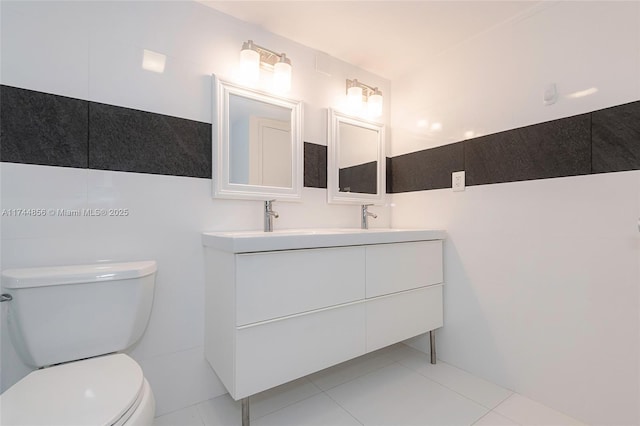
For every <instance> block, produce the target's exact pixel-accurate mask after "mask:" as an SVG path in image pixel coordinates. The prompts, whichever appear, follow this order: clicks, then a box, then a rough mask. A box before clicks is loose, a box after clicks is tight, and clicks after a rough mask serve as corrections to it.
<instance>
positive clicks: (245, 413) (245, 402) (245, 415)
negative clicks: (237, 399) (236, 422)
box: [242, 397, 250, 426]
mask: <svg viewBox="0 0 640 426" xmlns="http://www.w3.org/2000/svg"><path fill="white" fill-rule="evenodd" d="M249 424H250V420H249V397H246V398H242V426H249Z"/></svg>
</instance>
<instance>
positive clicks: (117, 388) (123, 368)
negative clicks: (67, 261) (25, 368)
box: [0, 261, 157, 426]
mask: <svg viewBox="0 0 640 426" xmlns="http://www.w3.org/2000/svg"><path fill="white" fill-rule="evenodd" d="M156 270H157V266H156V262H154V261H143V262H126V263H98V264H92V265H75V266H58V267H46V268H27V269H10V270H6V271H4V272H3V273H2V286H3V291H4V293H8V294H9V295H11V297H12V300H11V301H10V302H8V305H9V307H8V314H7V322H8V324H7V325H8V329H9V333H10V336H11V340H12V342H13V344H14V346H15V348H16V351H17V353H18V355H19V356H20V357H21V359H22V360H23V361H24V362H25V363H26V364H27V365H29V366H31V367H34V368H37V370H35V371H33V372H32V373H30V374H28V375H27V376H26V377H24V378H23V379H22V380H20V381H19V382H18V383H16V384H15V385H13V386H12V387H10V388H9V389H7V390H6V391H5V392H4V393H3V394H2V395H0V407H1V412H0V424H2V425H11V426H13V425H34V426H35V425H47V426H54V425H64V426H71V425H78V426H80V425H82V426H88V425H100V426H107V425H108V426H111V425H117V426H121V425H127V426H131V425H152V424H153V418H154V414H155V399H154V397H153V392H152V391H151V388H150V386H149V383H148V382H147V380H146V379H145V377H144V375H143V373H142V369H141V368H140V366H139V365H138V363H137V362H136V361H134V360H133V359H132V358H131V357H129V356H128V355H126V354H123V353H118V352H120V351H122V350H124V349H126V348H128V347H130V346H132V345H133V344H134V343H135V342H136V341H138V339H140V337H141V336H142V334H143V333H144V330H145V328H146V326H147V323H148V321H149V316H150V314H151V306H152V302H153V291H154V286H155V274H156Z"/></svg>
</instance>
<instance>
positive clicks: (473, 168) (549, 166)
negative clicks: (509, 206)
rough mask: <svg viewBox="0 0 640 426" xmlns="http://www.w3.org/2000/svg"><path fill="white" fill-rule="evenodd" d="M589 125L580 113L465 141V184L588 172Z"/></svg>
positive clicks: (586, 118) (587, 116)
mask: <svg viewBox="0 0 640 426" xmlns="http://www.w3.org/2000/svg"><path fill="white" fill-rule="evenodd" d="M590 126H591V119H590V116H589V114H583V115H577V116H574V117H569V118H563V119H559V120H554V121H549V122H546V123H541V124H535V125H532V126H527V127H522V128H519V129H514V130H509V131H506V132H501V133H496V134H492V135H488V136H483V137H480V138H477V139H473V140H469V141H465V142H464V144H465V147H464V170H465V172H466V173H465V178H466V185H482V184H489V183H501V182H516V181H523V180H532V179H545V178H553V177H562V176H576V175H584V174H589V173H590V172H591V140H590V133H591V129H590Z"/></svg>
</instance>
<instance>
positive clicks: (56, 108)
mask: <svg viewBox="0 0 640 426" xmlns="http://www.w3.org/2000/svg"><path fill="white" fill-rule="evenodd" d="M87 116H88V102H87V101H83V100H79V99H73V98H67V97H65V96H58V95H51V94H48V93H42V92H35V91H33V90H26V89H19V88H15V87H11V86H4V85H3V86H0V141H1V145H2V149H1V150H0V159H1V160H2V161H5V162H8V163H25V164H40V165H46V166H62V167H78V168H86V167H87V152H88V151H87V149H88V145H87V135H88V132H89V129H88V121H87Z"/></svg>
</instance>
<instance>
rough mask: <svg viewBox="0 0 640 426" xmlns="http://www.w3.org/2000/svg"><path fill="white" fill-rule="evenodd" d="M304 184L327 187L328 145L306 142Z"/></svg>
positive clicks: (309, 186)
mask: <svg viewBox="0 0 640 426" xmlns="http://www.w3.org/2000/svg"><path fill="white" fill-rule="evenodd" d="M304 186H305V187H307V188H325V189H326V188H327V147H326V146H325V145H318V144H315V143H310V142H305V143H304Z"/></svg>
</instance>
